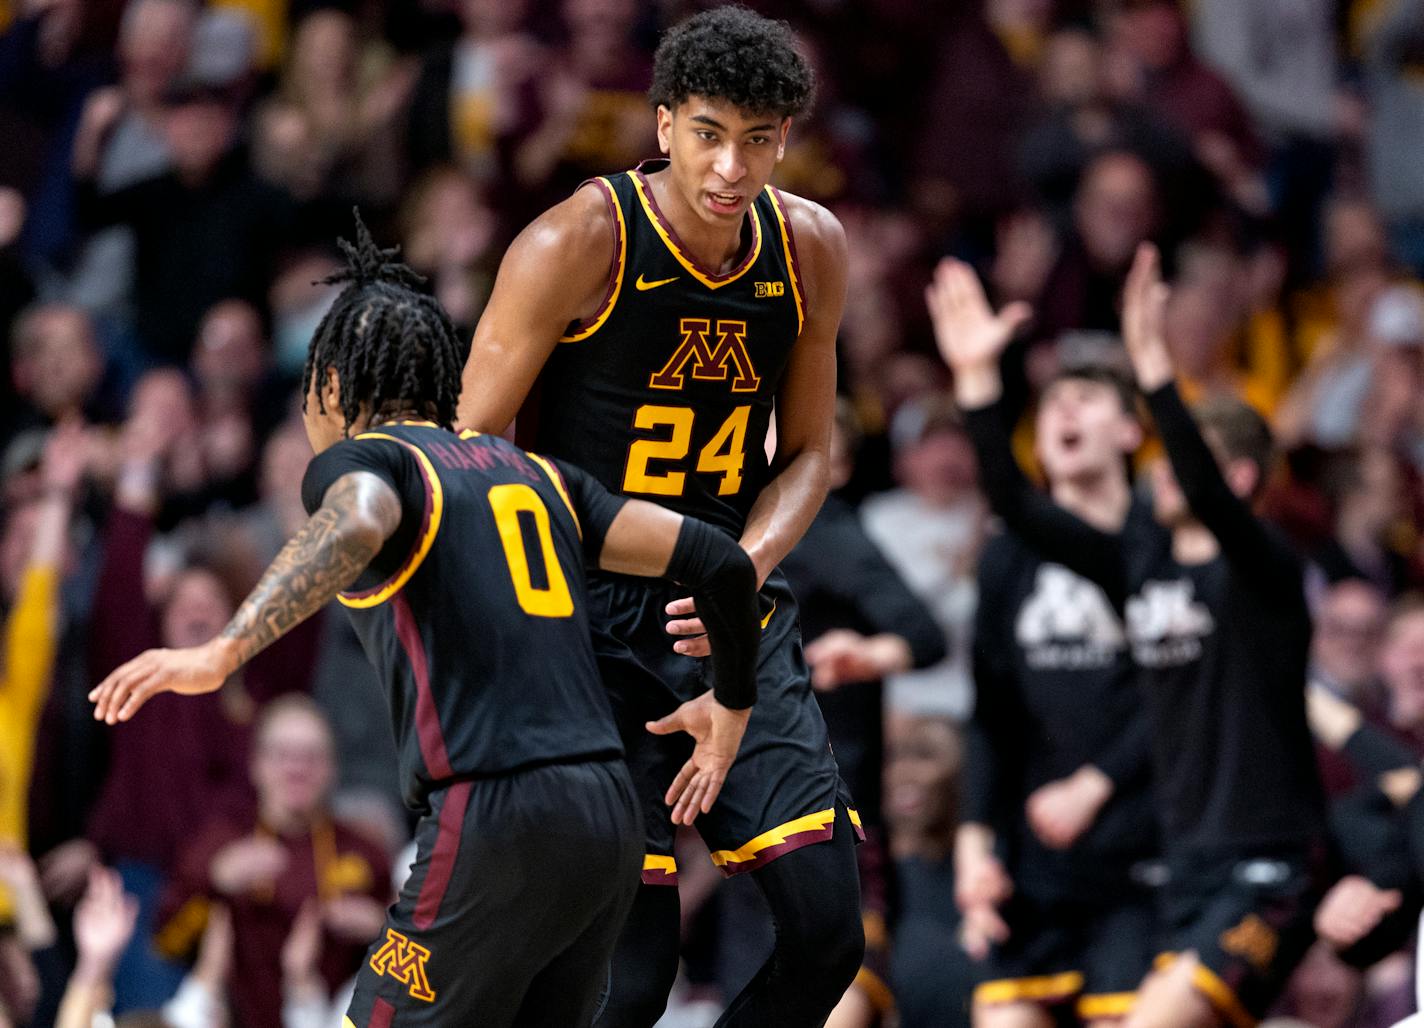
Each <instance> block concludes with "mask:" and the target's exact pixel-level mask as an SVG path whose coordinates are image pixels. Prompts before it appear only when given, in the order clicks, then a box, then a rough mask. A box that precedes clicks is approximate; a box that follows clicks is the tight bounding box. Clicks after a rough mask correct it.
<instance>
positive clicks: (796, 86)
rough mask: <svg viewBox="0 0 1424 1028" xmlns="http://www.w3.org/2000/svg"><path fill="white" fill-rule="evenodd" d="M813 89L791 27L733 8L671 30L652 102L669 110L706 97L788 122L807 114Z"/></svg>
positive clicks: (656, 67) (657, 61)
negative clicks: (787, 118)
mask: <svg viewBox="0 0 1424 1028" xmlns="http://www.w3.org/2000/svg"><path fill="white" fill-rule="evenodd" d="M815 89H816V81H815V75H814V74H813V73H812V71H811V65H810V64H809V63H807V61H806V58H805V57H803V56H802V55H801V52H800V51H799V50H798V49H797V47H796V37H795V36H794V35H793V34H792V32H791V27H790V26H789V25H787V24H786V22H784V21H773V20H772V19H770V18H764V17H762V16H761V15H760V14H757V13H756V12H754V11H750V10H748V9H747V8H745V7H740V6H737V5H731V6H728V7H717V8H714V9H713V10H710V11H704V12H703V13H701V14H699V15H696V16H695V17H692V18H689V19H688V20H687V21H684V22H682V23H681V24H680V25H675V26H673V27H672V28H671V29H669V30H668V32H667V34H666V35H665V36H663V39H662V42H661V43H660V44H658V52H657V55H656V57H655V58H654V63H653V84H652V87H651V88H650V89H649V90H648V101H649V103H651V104H652V105H653V106H654V107H667V108H668V109H669V110H671V109H673V108H675V107H677V106H678V105H679V104H682V103H685V102H686V101H687V98H688V97H691V96H705V97H708V98H711V99H715V100H725V101H727V102H728V103H730V104H733V105H734V106H736V107H737V108H739V109H740V110H743V111H750V112H753V113H755V114H774V115H776V116H777V117H778V118H786V117H791V116H794V115H798V114H802V113H803V112H805V111H806V110H807V108H809V107H810V106H811V99H812V96H813V95H814V93H815Z"/></svg>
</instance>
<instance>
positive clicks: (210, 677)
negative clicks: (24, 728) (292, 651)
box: [89, 637, 237, 725]
mask: <svg viewBox="0 0 1424 1028" xmlns="http://www.w3.org/2000/svg"><path fill="white" fill-rule="evenodd" d="M231 645H232V644H231V640H228V639H225V638H221V637H219V638H217V639H214V640H213V641H212V642H208V643H204V644H203V645H202V646H193V647H190V648H188V649H184V650H148V651H147V652H145V653H140V654H139V655H138V656H137V657H135V658H134V659H133V660H131V661H129V662H128V663H127V664H123V665H121V666H120V667H118V668H116V669H115V670H114V671H112V672H110V674H109V677H107V678H105V679H104V680H103V681H102V682H100V683H99V684H98V685H97V686H95V687H94V689H93V691H92V692H90V693H89V702H91V703H93V704H94V720H96V721H103V722H106V723H107V724H111V725H113V724H117V723H119V722H120V721H127V720H128V719H129V718H131V717H133V716H134V715H135V714H137V713H138V711H139V708H140V707H142V706H143V705H144V704H145V703H147V702H148V701H149V700H150V699H152V698H153V697H154V696H157V695H158V694H159V693H164V692H176V693H180V694H182V695H184V696H196V695H199V694H201V693H207V692H217V691H218V689H220V688H222V684H223V682H225V681H227V679H228V676H229V675H231V674H232V673H233V671H234V670H235V669H236V666H237V665H236V662H235V661H234V660H233V659H232V658H231V656H230V653H229V651H230V648H231Z"/></svg>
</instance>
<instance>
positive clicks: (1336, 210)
mask: <svg viewBox="0 0 1424 1028" xmlns="http://www.w3.org/2000/svg"><path fill="white" fill-rule="evenodd" d="M1323 235H1324V240H1323V247H1324V250H1325V253H1324V260H1325V267H1326V269H1327V270H1328V271H1329V272H1330V274H1331V275H1341V274H1344V273H1346V272H1347V271H1348V270H1349V269H1351V268H1355V267H1359V266H1362V265H1364V266H1370V267H1375V268H1382V267H1383V266H1384V265H1386V264H1387V263H1388V261H1389V238H1388V236H1387V235H1386V234H1385V227H1384V222H1383V221H1381V220H1380V216H1379V212H1378V211H1376V210H1375V209H1374V206H1373V205H1371V204H1370V203H1369V202H1368V201H1366V200H1354V199H1350V200H1336V201H1335V202H1333V203H1331V204H1330V206H1329V207H1327V208H1326V211H1325V217H1324V225H1323Z"/></svg>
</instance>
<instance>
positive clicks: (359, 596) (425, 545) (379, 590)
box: [336, 432, 445, 610]
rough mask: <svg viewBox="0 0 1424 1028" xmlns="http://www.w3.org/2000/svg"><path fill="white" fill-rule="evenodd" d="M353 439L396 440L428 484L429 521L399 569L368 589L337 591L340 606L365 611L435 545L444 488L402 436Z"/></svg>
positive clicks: (366, 434)
mask: <svg viewBox="0 0 1424 1028" xmlns="http://www.w3.org/2000/svg"><path fill="white" fill-rule="evenodd" d="M356 438H357V439H385V440H388V441H390V442H393V443H399V444H400V445H402V446H404V447H405V448H406V449H408V450H410V452H411V453H413V454H415V459H416V462H417V463H418V464H419V465H420V470H421V473H422V474H424V475H425V481H426V483H427V484H428V485H429V486H430V520H429V522H428V523H427V524H426V526H425V532H424V534H422V535H421V537H420V541H419V542H418V543H416V546H415V549H414V550H413V551H412V552H411V555H410V556H409V557H408V558H406V562H405V563H404V564H402V565H401V567H400V569H399V570H398V571H397V572H396V573H395V574H394V575H392V576H391V577H390V578H388V579H386V580H385V581H384V582H382V583H381V584H380V585H378V586H376V587H375V588H374V589H368V590H365V591H363V592H360V593H339V594H338V595H337V597H336V598H337V599H338V600H340V601H341V603H342V605H343V606H346V607H352V608H355V609H357V610H366V609H368V608H370V607H376V606H379V605H380V604H382V603H385V602H386V601H387V600H389V599H390V598H391V597H392V596H394V595H395V594H396V593H398V592H400V591H401V589H402V588H404V587H405V584H406V583H407V582H409V581H410V577H411V576H412V575H414V574H415V573H416V571H417V570H419V568H420V565H421V564H423V563H424V562H425V558H426V556H427V555H428V554H429V553H430V548H431V547H432V546H434V545H435V536H436V535H437V534H438V533H439V532H440V519H441V518H442V517H443V516H444V513H445V491H444V489H443V488H442V487H441V485H440V476H439V475H437V474H436V473H435V465H433V464H431V463H430V458H429V457H427V456H426V455H425V454H424V453H423V452H422V451H421V449H420V447H418V446H415V445H413V444H411V443H408V442H406V441H405V440H404V439H397V438H396V437H395V436H393V435H387V434H385V433H384V432H362V433H361V434H360V435H358V436H356Z"/></svg>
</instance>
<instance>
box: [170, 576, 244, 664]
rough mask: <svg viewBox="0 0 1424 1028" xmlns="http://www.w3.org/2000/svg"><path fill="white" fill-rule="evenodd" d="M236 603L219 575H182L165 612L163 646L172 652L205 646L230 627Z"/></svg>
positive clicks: (175, 585) (174, 585)
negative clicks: (234, 603)
mask: <svg viewBox="0 0 1424 1028" xmlns="http://www.w3.org/2000/svg"><path fill="white" fill-rule="evenodd" d="M232 614H233V606H232V600H231V599H230V598H229V597H228V593H227V590H226V589H225V588H224V587H223V584H222V581H221V580H220V579H219V578H218V576H217V575H215V574H213V573H212V572H211V571H208V570H205V569H203V568H189V569H188V570H187V571H184V572H182V573H181V574H180V575H178V577H177V579H175V581H174V583H173V592H172V594H171V595H170V596H169V598H168V603H167V605H166V606H165V607H164V608H163V626H162V627H163V645H164V646H167V647H169V648H172V649H179V648H182V647H185V646H201V645H202V644H203V643H205V642H208V641H209V640H211V639H213V638H214V637H215V636H216V635H217V634H218V633H219V632H221V631H222V630H223V628H224V627H226V625H227V623H228V620H229V619H230V618H231V617H232Z"/></svg>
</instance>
